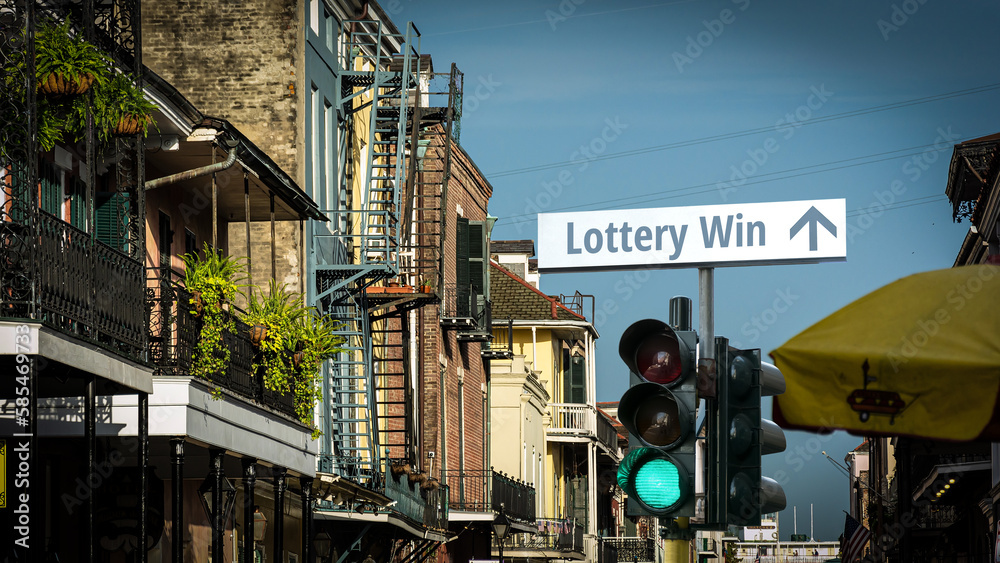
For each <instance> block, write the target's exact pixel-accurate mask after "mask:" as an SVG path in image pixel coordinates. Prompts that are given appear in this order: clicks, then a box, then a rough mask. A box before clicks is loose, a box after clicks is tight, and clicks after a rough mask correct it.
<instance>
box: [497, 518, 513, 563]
mask: <svg viewBox="0 0 1000 563" xmlns="http://www.w3.org/2000/svg"><path fill="white" fill-rule="evenodd" d="M509 532H510V520H509V519H508V518H507V515H506V514H504V511H503V503H500V513H499V514H497V517H496V518H494V519H493V536H494V537H496V539H497V550H498V551H499V553H500V563H503V541H504V540H505V539H507V534H508V533H509Z"/></svg>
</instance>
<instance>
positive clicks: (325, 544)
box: [313, 531, 333, 561]
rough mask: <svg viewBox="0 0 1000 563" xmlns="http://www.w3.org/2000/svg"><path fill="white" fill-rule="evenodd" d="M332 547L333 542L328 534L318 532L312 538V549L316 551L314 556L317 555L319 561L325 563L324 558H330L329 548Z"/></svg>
mask: <svg viewBox="0 0 1000 563" xmlns="http://www.w3.org/2000/svg"><path fill="white" fill-rule="evenodd" d="M331 545H333V540H332V539H331V538H330V534H328V533H326V532H325V531H324V532H320V533H318V534H316V537H315V538H313V549H314V550H316V555H319V558H320V561H326V558H327V557H329V556H330V546H331Z"/></svg>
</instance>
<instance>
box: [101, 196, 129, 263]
mask: <svg viewBox="0 0 1000 563" xmlns="http://www.w3.org/2000/svg"><path fill="white" fill-rule="evenodd" d="M96 203H97V205H96V206H95V210H94V233H95V234H96V235H97V240H99V241H101V242H103V243H104V244H106V245H108V246H110V247H111V248H114V249H115V250H117V251H119V252H127V251H128V249H127V248H126V247H125V246H126V244H127V243H128V220H129V216H128V194H125V193H122V192H117V193H102V194H97V202H96Z"/></svg>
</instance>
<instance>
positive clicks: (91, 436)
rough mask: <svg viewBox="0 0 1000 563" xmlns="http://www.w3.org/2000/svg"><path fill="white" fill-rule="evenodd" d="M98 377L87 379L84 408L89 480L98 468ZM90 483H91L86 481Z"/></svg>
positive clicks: (90, 527)
mask: <svg viewBox="0 0 1000 563" xmlns="http://www.w3.org/2000/svg"><path fill="white" fill-rule="evenodd" d="M96 410H97V376H96V375H95V374H90V377H89V378H88V379H87V391H86V396H85V397H84V406H83V420H84V430H83V432H84V434H85V435H86V437H87V438H86V442H87V477H88V478H89V477H90V476H91V475H93V473H94V468H96V467H97V458H96V455H97V413H96ZM85 482H89V481H85ZM94 496H95V495H93V494H91V495H89V496H88V497H87V524H86V533H87V547H86V550H87V551H86V553H87V556H86V560H87V561H88V562H89V563H94V548H95V545H96V544H95V541H94V516H95V509H94V508H95V507H94V504H95V503H96V502H97V501H96V500H95V499H94Z"/></svg>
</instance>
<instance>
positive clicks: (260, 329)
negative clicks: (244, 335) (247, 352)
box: [250, 324, 267, 347]
mask: <svg viewBox="0 0 1000 563" xmlns="http://www.w3.org/2000/svg"><path fill="white" fill-rule="evenodd" d="M265 338H267V325H262V324H255V325H253V326H252V327H250V343H251V344H253V345H254V346H257V347H260V343H261V342H263V341H264V339H265Z"/></svg>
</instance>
